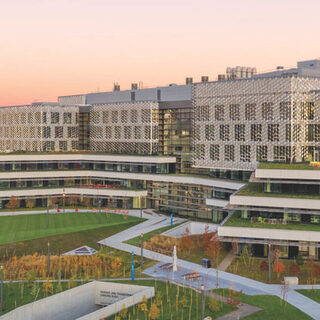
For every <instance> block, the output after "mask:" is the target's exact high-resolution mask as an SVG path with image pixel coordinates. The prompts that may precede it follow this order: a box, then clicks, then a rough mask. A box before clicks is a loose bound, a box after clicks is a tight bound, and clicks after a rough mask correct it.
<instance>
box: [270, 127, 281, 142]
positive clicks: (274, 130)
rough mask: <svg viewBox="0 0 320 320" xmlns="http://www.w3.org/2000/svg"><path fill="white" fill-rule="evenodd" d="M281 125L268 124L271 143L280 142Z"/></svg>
mask: <svg viewBox="0 0 320 320" xmlns="http://www.w3.org/2000/svg"><path fill="white" fill-rule="evenodd" d="M279 133H280V129H279V125H278V124H268V140H269V141H279Z"/></svg>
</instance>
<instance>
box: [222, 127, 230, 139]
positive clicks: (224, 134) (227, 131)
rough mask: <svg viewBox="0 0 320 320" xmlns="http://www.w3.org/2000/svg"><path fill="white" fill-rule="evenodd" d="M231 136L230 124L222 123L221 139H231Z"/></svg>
mask: <svg viewBox="0 0 320 320" xmlns="http://www.w3.org/2000/svg"><path fill="white" fill-rule="evenodd" d="M229 136H230V126H229V125H228V124H221V125H220V140H222V141H229V138H230V137H229Z"/></svg>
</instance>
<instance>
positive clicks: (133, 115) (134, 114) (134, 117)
mask: <svg viewBox="0 0 320 320" xmlns="http://www.w3.org/2000/svg"><path fill="white" fill-rule="evenodd" d="M130 120H131V122H133V123H135V122H137V121H138V110H131V113H130Z"/></svg>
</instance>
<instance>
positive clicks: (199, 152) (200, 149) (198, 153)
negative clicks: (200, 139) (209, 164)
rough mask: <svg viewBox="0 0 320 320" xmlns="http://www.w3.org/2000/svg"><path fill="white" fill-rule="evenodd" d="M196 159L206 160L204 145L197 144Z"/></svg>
mask: <svg viewBox="0 0 320 320" xmlns="http://www.w3.org/2000/svg"><path fill="white" fill-rule="evenodd" d="M195 157H196V159H200V160H204V158H205V148H204V144H196V145H195Z"/></svg>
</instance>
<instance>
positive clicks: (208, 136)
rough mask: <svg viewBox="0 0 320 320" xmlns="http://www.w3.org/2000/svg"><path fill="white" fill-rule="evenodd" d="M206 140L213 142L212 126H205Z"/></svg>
mask: <svg viewBox="0 0 320 320" xmlns="http://www.w3.org/2000/svg"><path fill="white" fill-rule="evenodd" d="M206 140H209V141H210V140H214V125H213V124H207V125H206Z"/></svg>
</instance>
